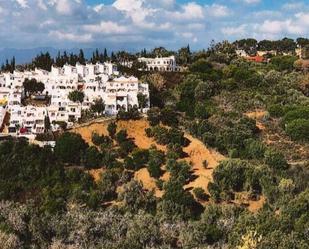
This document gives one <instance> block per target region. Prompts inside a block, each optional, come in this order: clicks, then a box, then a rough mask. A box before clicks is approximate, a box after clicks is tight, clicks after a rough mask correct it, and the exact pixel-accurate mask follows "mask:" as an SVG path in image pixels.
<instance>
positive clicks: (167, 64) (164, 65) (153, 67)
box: [138, 55, 179, 72]
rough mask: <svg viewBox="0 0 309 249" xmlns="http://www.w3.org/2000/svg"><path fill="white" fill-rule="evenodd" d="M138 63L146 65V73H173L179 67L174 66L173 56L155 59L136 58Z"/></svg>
mask: <svg viewBox="0 0 309 249" xmlns="http://www.w3.org/2000/svg"><path fill="white" fill-rule="evenodd" d="M138 61H139V62H144V63H145V64H146V67H147V68H146V70H147V71H167V72H174V71H179V67H177V65H176V59H175V56H174V55H172V56H169V57H156V58H145V57H141V58H138Z"/></svg>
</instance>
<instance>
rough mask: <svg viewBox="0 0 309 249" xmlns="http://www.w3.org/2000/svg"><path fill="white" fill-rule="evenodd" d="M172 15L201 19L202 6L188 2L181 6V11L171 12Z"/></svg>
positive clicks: (188, 18)
mask: <svg viewBox="0 0 309 249" xmlns="http://www.w3.org/2000/svg"><path fill="white" fill-rule="evenodd" d="M170 14H171V16H172V17H174V18H177V19H182V20H184V19H185V20H193V19H203V18H204V11H203V7H202V6H201V5H199V4H197V3H195V2H190V3H187V4H185V5H182V6H181V11H176V12H171V13H170Z"/></svg>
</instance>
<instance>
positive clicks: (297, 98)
mask: <svg viewBox="0 0 309 249" xmlns="http://www.w3.org/2000/svg"><path fill="white" fill-rule="evenodd" d="M301 42H302V41H301ZM303 42H306V41H303ZM251 43H252V44H253V45H252V44H251ZM236 45H237V46H238V47H240V46H243V47H246V48H247V49H248V50H251V49H252V47H254V46H260V47H261V46H263V47H264V48H265V49H269V48H272V46H273V43H268V42H267V41H263V42H260V43H259V44H256V43H255V42H254V41H253V40H247V41H238V42H237V44H230V43H227V42H223V43H220V44H214V45H213V46H212V47H211V48H210V49H209V50H208V51H201V52H198V53H191V52H190V51H189V48H184V49H182V50H181V53H180V52H179V54H181V55H182V57H181V58H182V60H183V61H184V63H187V64H188V66H189V67H188V72H186V73H178V74H177V73H176V74H173V75H172V74H166V73H162V74H159V73H154V74H145V75H144V76H143V77H144V78H143V79H144V80H145V81H147V82H148V83H149V84H150V89H151V98H152V104H153V108H151V109H150V110H149V112H148V117H147V118H148V121H149V124H150V128H149V129H147V130H146V131H145V132H146V134H147V136H149V137H152V138H153V139H154V140H155V141H156V142H157V144H160V145H164V146H166V148H167V151H166V152H163V151H161V150H159V149H158V148H156V147H155V146H153V147H151V148H149V149H140V148H138V147H137V146H136V144H135V142H134V139H132V138H130V137H129V136H128V133H127V131H126V130H121V129H119V128H118V129H117V122H115V123H114V122H111V123H110V124H109V125H108V127H107V131H108V135H99V134H96V133H94V134H93V135H92V144H91V145H90V144H87V143H86V142H85V141H84V140H83V139H82V137H81V136H80V135H78V134H75V133H68V132H65V133H63V134H60V136H59V137H58V139H57V142H56V147H55V148H54V150H52V149H51V148H49V147H46V148H40V147H38V146H36V145H29V144H28V142H27V141H25V140H23V139H20V140H13V139H10V140H8V141H2V142H0V199H1V202H0V248H13V249H14V248H67V249H68V248H106V249H107V248H115V249H116V248H132V249H133V248H134V249H136V248H248V249H249V248H250V249H251V248H258V249H272V248H291V249H292V248H301V249H305V248H308V227H309V216H308V209H309V186H308V182H309V181H308V179H309V169H308V167H309V164H308V162H309V160H308V159H309V146H308V141H309V123H308V122H309V109H308V108H309V98H308V91H307V90H306V89H307V87H306V85H308V82H309V81H308V76H307V75H306V74H305V73H304V72H302V71H298V70H297V69H295V68H294V59H293V58H292V57H290V56H278V57H276V58H275V60H273V61H271V62H270V63H267V64H256V63H252V62H247V61H244V60H241V59H237V58H236V57H235V54H234V52H233V48H235V46H236ZM277 46H278V45H277ZM280 46H281V50H282V51H287V50H289V49H292V48H293V47H294V46H293V44H292V43H291V41H290V40H283V41H282V42H281V43H280ZM154 52H155V53H169V51H166V50H163V49H162V48H161V50H154ZM143 53H144V55H145V56H146V54H147V53H146V54H145V51H143ZM123 56H124V55H123ZM99 57H100V56H99ZM136 73H140V72H136ZM171 79H173V80H171ZM175 79H177V80H175ZM304 86H305V87H304ZM75 94H76V95H77V93H74V94H73V93H72V98H73V95H75ZM74 98H75V99H76V101H79V100H78V99H79V97H78V96H76V97H75V96H74ZM103 107H104V104H103V103H97V105H96V107H95V108H94V110H95V111H96V112H97V113H101V112H102V108H103ZM256 113H262V114H263V115H262V117H261V118H257V120H255V119H254V118H252V117H254V115H253V116H252V115H250V114H256ZM139 118H141V117H140V115H139V113H138V110H131V111H130V112H120V114H119V115H118V119H122V120H128V119H139ZM185 131H186V132H189V133H190V134H192V135H193V136H195V137H196V138H198V139H200V140H201V141H202V142H203V143H204V144H205V145H207V146H209V147H211V148H215V149H217V150H218V151H219V152H221V153H222V154H224V155H225V156H226V157H227V159H226V160H225V161H222V162H220V164H219V165H218V166H217V167H216V168H215V169H214V172H213V181H212V182H210V183H209V184H208V186H205V187H207V189H208V191H207V193H206V192H205V191H204V190H203V189H202V188H195V189H193V190H192V191H189V190H188V189H185V188H184V185H186V184H187V183H188V182H190V180H191V179H192V177H194V172H193V171H192V165H191V164H190V163H188V162H186V161H184V160H183V158H184V157H185V155H184V150H183V149H184V148H185V147H186V146H188V143H189V141H188V140H187V139H186V138H185V136H184V132H185ZM203 164H204V166H205V168H207V162H206V161H205V162H204V163H203ZM102 167H103V168H104V171H103V173H102V176H101V178H100V179H99V180H98V181H94V179H93V178H92V177H91V176H90V174H88V170H92V169H98V168H102ZM141 168H147V169H148V171H149V173H150V175H151V176H152V177H153V178H155V179H156V184H157V186H158V188H159V189H161V190H163V195H162V197H161V198H157V197H155V195H154V192H153V191H147V190H145V189H144V187H143V186H142V184H141V183H140V182H137V181H136V180H134V177H133V176H134V173H135V171H137V170H140V169H141ZM164 171H168V173H169V175H170V178H169V179H168V181H165V182H164V181H163V180H162V179H161V178H160V177H161V176H162V175H163V174H164ZM262 198H263V199H265V203H264V205H263V207H262V208H261V209H259V210H256V212H250V211H249V210H248V209H247V205H246V203H248V202H250V201H257V200H261V199H262ZM241 199H245V201H244V202H242V201H240V200H241ZM306 241H307V242H306Z"/></svg>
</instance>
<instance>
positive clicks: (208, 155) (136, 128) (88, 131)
mask: <svg viewBox="0 0 309 249" xmlns="http://www.w3.org/2000/svg"><path fill="white" fill-rule="evenodd" d="M110 122H111V121H109V120H107V121H103V122H102V121H101V122H98V123H96V122H92V123H91V124H90V125H86V126H85V125H82V126H81V127H79V128H74V129H73V130H72V132H74V133H78V134H80V135H81V136H82V138H83V139H84V140H85V141H86V142H87V143H89V144H92V140H91V138H92V134H93V133H97V134H99V135H105V136H106V135H108V131H107V125H108V123H110ZM147 128H149V123H148V122H147V121H146V120H144V119H142V120H130V121H121V120H120V121H118V122H117V130H118V131H120V130H122V129H125V130H126V131H127V132H128V136H129V137H130V138H132V139H134V142H135V144H136V145H137V146H138V148H140V149H149V148H150V147H151V146H152V145H155V146H156V147H157V148H158V149H160V150H162V151H164V152H166V151H167V149H166V146H162V145H160V144H158V143H156V141H155V140H154V139H153V138H149V137H147V136H146V133H145V129H147ZM185 137H186V138H187V139H189V141H190V143H189V145H188V146H187V147H185V148H184V152H185V153H186V155H187V156H186V157H185V158H183V159H182V160H186V161H187V162H188V163H189V164H191V165H192V169H191V170H192V172H193V176H194V177H193V180H192V181H190V182H189V183H188V184H187V185H185V187H184V188H185V189H188V190H190V191H191V192H192V190H193V189H194V188H202V189H204V190H205V192H206V193H208V194H209V192H208V189H207V186H208V183H209V182H211V181H212V174H213V171H214V169H215V168H216V167H217V166H218V164H219V162H220V161H222V160H225V156H223V155H222V154H220V153H219V152H217V151H216V150H214V149H211V148H207V147H206V146H205V145H204V144H203V143H202V142H201V141H199V140H198V139H196V138H194V137H192V136H191V135H189V134H185ZM205 160H206V161H207V162H208V166H207V168H205V167H204V166H203V162H204V161H205ZM162 169H163V170H164V169H165V166H163V167H162ZM102 172H104V169H103V168H102V169H97V170H90V171H89V173H90V174H91V175H92V176H93V177H94V179H96V180H97V181H100V174H101V173H102ZM134 178H135V179H136V180H138V181H141V182H142V184H143V186H144V188H145V189H147V190H148V191H151V190H154V191H155V196H156V197H162V195H163V191H162V190H160V189H158V186H157V185H156V179H155V178H153V177H151V176H150V174H149V172H148V170H147V168H141V169H140V170H138V171H136V172H135V174H134ZM160 179H162V180H163V181H165V182H166V181H168V180H169V173H168V172H167V171H166V172H165V173H164V174H163V175H162V176H161V177H160ZM264 202H265V199H264V198H261V199H260V200H258V201H250V200H248V199H246V198H245V199H243V198H242V199H241V200H238V201H236V202H235V203H238V204H244V203H245V204H246V205H248V209H249V210H250V211H253V212H256V211H257V210H258V209H260V208H261V207H262V205H263V203H264ZM203 204H206V203H205V202H203Z"/></svg>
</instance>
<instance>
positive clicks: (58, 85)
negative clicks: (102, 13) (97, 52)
mask: <svg viewBox="0 0 309 249" xmlns="http://www.w3.org/2000/svg"><path fill="white" fill-rule="evenodd" d="M118 74H119V73H118V71H117V67H116V66H115V65H113V64H112V63H104V64H102V63H97V64H86V65H81V64H76V66H71V65H64V66H63V67H62V68H58V67H55V66H53V67H52V68H51V71H50V72H48V71H45V70H41V69H35V70H34V71H25V72H18V71H15V72H14V73H12V74H10V73H4V74H1V75H0V104H2V105H4V106H6V107H7V109H8V111H9V113H10V124H9V127H8V128H9V132H10V133H15V134H18V135H25V136H28V135H29V134H30V135H31V134H32V135H33V134H39V133H42V132H44V131H45V122H44V120H45V118H46V117H47V116H48V117H49V120H50V123H51V124H52V128H55V127H56V125H53V124H55V123H57V122H66V123H67V124H68V126H70V125H73V123H74V122H75V121H77V120H79V119H80V118H81V116H82V110H86V109H89V108H90V106H91V104H92V103H93V102H94V101H95V100H96V99H98V98H101V99H103V101H104V102H105V106H106V110H105V113H106V114H107V115H116V114H117V113H118V111H119V110H120V109H124V110H128V109H130V108H132V107H138V105H139V104H138V98H137V95H138V93H142V94H144V95H145V96H146V97H147V99H148V105H147V107H146V108H144V111H147V109H148V108H149V89H148V85H147V84H143V83H140V82H139V80H138V79H137V78H135V77H117V75H118ZM25 79H36V80H37V81H38V82H42V83H43V84H44V86H45V90H44V91H43V94H44V95H46V96H49V99H50V101H49V102H48V103H45V105H44V106H40V107H37V106H30V105H29V106H23V105H22V99H23V97H24V89H23V82H24V80H25ZM74 90H80V91H83V92H84V94H85V98H84V101H83V103H74V102H72V101H70V100H69V98H68V96H69V93H70V92H72V91H74ZM32 97H34V96H32ZM37 97H38V98H37V99H39V97H40V96H37Z"/></svg>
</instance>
